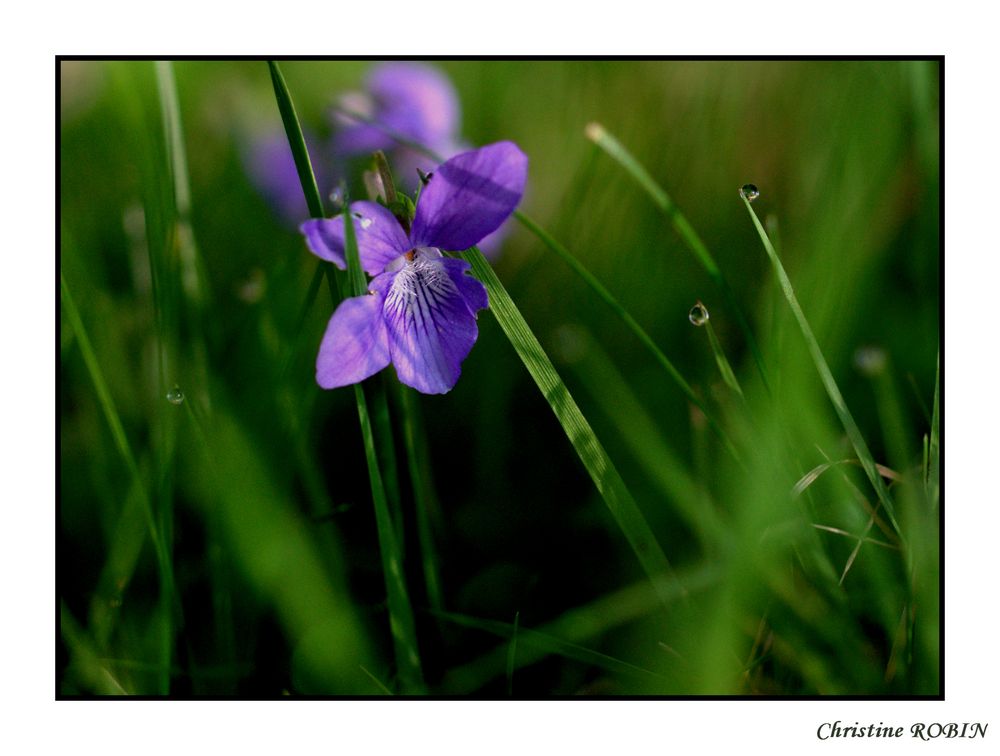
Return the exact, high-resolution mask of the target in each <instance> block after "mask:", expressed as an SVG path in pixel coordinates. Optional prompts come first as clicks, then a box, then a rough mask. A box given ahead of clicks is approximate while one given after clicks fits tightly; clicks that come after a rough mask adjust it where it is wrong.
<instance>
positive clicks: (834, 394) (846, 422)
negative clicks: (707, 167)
mask: <svg viewBox="0 0 1000 756" xmlns="http://www.w3.org/2000/svg"><path fill="white" fill-rule="evenodd" d="M740 197H741V199H742V200H743V204H744V205H746V208H747V212H748V213H750V218H751V220H752V221H753V224H754V227H755V228H756V229H757V234H758V235H759V236H760V240H761V242H762V243H763V245H764V250H765V251H766V252H767V256H768V257H769V258H770V259H771V264H772V266H773V267H774V272H775V275H776V276H777V277H778V282H779V283H780V284H781V290H782V292H783V293H784V295H785V299H786V300H787V301H788V306H789V307H790V308H791V310H792V314H793V315H794V316H795V320H796V321H797V322H798V325H799V330H801V331H802V336H803V338H804V339H805V342H806V346H807V347H808V349H809V354H810V356H811V357H812V360H813V364H814V365H815V366H816V372H818V373H819V377H820V380H821V381H822V382H823V387H824V388H825V389H826V393H827V396H829V397H830V402H831V403H832V404H833V408H834V410H836V412H837V416H838V417H839V418H840V422H841V424H842V425H843V426H844V430H845V431H846V433H847V437H848V439H850V442H851V445H852V446H853V447H854V451H855V453H856V454H857V455H858V460H860V462H861V466H862V467H863V468H864V471H865V474H866V475H867V476H868V480H869V481H870V482H871V484H872V487H873V488H874V489H875V493H876V494H877V495H878V498H879V501H880V502H881V503H882V506H883V508H884V509H885V512H886V515H887V516H888V517H889V520H890V521H891V522H892V526H893V528H895V530H896V532H897V533H898V534H899V536H900V538H902V537H903V533H902V530H901V529H900V526H899V523H898V521H897V520H896V508H895V507H894V506H893V503H892V496H891V495H890V493H889V489H888V488H887V487H886V485H885V483H884V482H883V480H882V476H881V475H879V471H878V465H877V464H876V463H875V459H874V458H873V457H872V453H871V451H870V450H869V449H868V444H866V443H865V439H864V437H863V436H862V435H861V430H860V429H859V428H858V424H857V423H856V422H855V421H854V416H853V415H852V414H851V411H850V410H849V409H848V408H847V403H846V402H845V401H844V397H843V395H842V394H841V393H840V389H839V388H838V387H837V382H836V381H835V380H834V378H833V373H832V372H830V366H829V365H828V364H827V362H826V358H825V357H823V352H822V351H821V350H820V348H819V342H817V341H816V337H815V335H813V332H812V328H811V327H810V326H809V322H808V321H807V320H806V316H805V313H803V312H802V307H801V306H800V305H799V300H798V298H797V297H796V296H795V290H794V289H793V288H792V282H791V281H790V280H789V278H788V274H787V273H786V272H785V267H784V266H783V265H782V264H781V260H779V259H778V254H777V253H776V252H775V251H774V247H773V246H772V244H771V240H770V239H769V238H768V236H767V232H766V231H765V230H764V227H763V226H762V225H761V223H760V219H759V218H758V217H757V213H755V212H754V210H753V207H752V206H751V205H750V201H749V200H748V199H747V198H746V197H744V196H743V195H742V194H741V195H740Z"/></svg>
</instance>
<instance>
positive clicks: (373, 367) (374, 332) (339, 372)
mask: <svg viewBox="0 0 1000 756" xmlns="http://www.w3.org/2000/svg"><path fill="white" fill-rule="evenodd" d="M382 308H383V298H382V296H381V295H379V294H367V295H365V296H361V297H351V298H349V299H345V300H344V301H343V302H341V303H340V306H339V307H337V309H336V311H335V312H334V313H333V317H331V318H330V322H329V324H328V325H327V327H326V333H325V334H324V335H323V342H322V344H320V347H319V355H318V356H317V357H316V383H318V384H319V385H320V386H322V387H323V388H325V389H330V388H337V387H338V386H348V385H350V384H352V383H357V382H358V381H363V380H364V379H365V378H367V377H368V376H370V375H373V374H374V373H377V372H378V371H379V370H381V369H382V368H384V367H385V366H386V365H388V364H389V342H388V339H387V335H386V328H385V320H384V319H383V318H382Z"/></svg>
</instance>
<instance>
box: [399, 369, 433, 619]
mask: <svg viewBox="0 0 1000 756" xmlns="http://www.w3.org/2000/svg"><path fill="white" fill-rule="evenodd" d="M399 399H400V404H401V406H402V415H403V442H404V445H405V447H406V461H407V466H408V467H409V471H410V485H411V487H412V489H413V501H414V505H415V509H416V513H417V517H416V520H417V538H418V539H419V542H420V558H421V562H422V565H423V572H424V584H425V586H426V589H427V603H428V604H429V605H430V607H431V608H432V609H441V608H443V607H444V597H443V589H442V587H441V573H440V570H439V568H438V557H437V549H436V548H435V546H434V532H433V529H432V528H431V510H432V507H433V506H434V489H433V485H432V482H431V474H430V464H429V463H428V460H427V454H426V448H427V443H426V439H425V438H424V436H423V425H422V423H421V421H420V415H419V408H418V406H417V397H416V392H415V391H414V390H413V389H411V388H410V387H409V386H403V385H402V384H400V385H399Z"/></svg>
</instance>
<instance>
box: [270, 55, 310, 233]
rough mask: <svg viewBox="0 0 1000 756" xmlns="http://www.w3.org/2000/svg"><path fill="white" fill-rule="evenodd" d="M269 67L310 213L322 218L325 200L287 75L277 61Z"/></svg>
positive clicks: (272, 62)
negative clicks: (318, 184) (284, 74)
mask: <svg viewBox="0 0 1000 756" xmlns="http://www.w3.org/2000/svg"><path fill="white" fill-rule="evenodd" d="M267 67H268V69H269V70H270V72H271V83H272V84H273V85H274V98H275V100H277V102H278V110H279V111H280V112H281V122H282V123H283V124H284V126H285V134H286V135H287V136H288V145H289V146H290V147H291V148H292V157H294V158H295V170H296V171H298V173H299V182H300V183H301V184H302V191H303V192H304V193H305V196H306V204H307V205H308V206H309V214H310V215H311V216H312V217H313V218H322V217H323V200H322V198H321V197H320V194H319V187H318V186H317V185H316V174H314V173H313V169H312V163H311V162H310V161H309V149H308V148H307V147H306V138H305V136H303V134H302V126H301V125H300V124H299V116H298V114H297V113H296V112H295V105H294V103H292V96H291V95H290V94H289V93H288V85H287V84H286V83H285V77H284V76H283V75H282V73H281V69H280V68H278V64H277V63H275V62H274V61H273V60H269V61H267Z"/></svg>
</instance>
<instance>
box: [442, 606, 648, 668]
mask: <svg viewBox="0 0 1000 756" xmlns="http://www.w3.org/2000/svg"><path fill="white" fill-rule="evenodd" d="M433 614H434V615H435V616H437V617H440V618H441V619H443V620H448V621H449V622H452V623H454V624H456V625H460V626H462V627H467V628H471V629H473V630H482V631H484V632H487V633H492V634H493V635H497V636H499V637H501V638H509V639H514V638H515V637H516V638H517V639H518V643H519V645H521V646H522V647H523V648H522V650H523V651H524V652H525V655H524V658H523V659H522V660H520V661H518V662H517V664H516V665H515V664H514V662H515V661H517V660H515V659H514V658H513V657H512V656H511V655H510V652H509V650H510V648H512V645H511V644H512V643H513V640H511V643H508V644H504V646H503V647H502V648H500V649H499V651H500V652H502V654H503V656H504V658H505V659H506V661H505V662H504V664H505V667H504V668H505V669H507V670H508V671H509V672H510V674H513V672H514V668H515V666H525V665H526V663H528V662H527V660H529V659H530V661H532V662H533V661H538V660H539V659H542V658H544V657H546V656H549V655H556V656H562V657H565V658H567V659H573V660H574V661H579V662H583V663H584V664H590V665H592V666H595V667H600V668H602V669H606V670H608V671H610V672H616V673H619V674H626V675H631V676H636V675H639V676H642V677H646V678H652V679H656V678H659V677H660V675H657V674H656V673H655V672H653V671H651V670H648V669H644V668H642V667H639V666H637V665H635V664H631V663H630V662H627V661H623V660H621V659H616V658H615V657H613V656H608V655H607V654H602V653H600V652H599V651H594V650H592V649H589V648H586V647H584V646H581V645H580V644H578V643H573V642H572V641H568V640H564V639H562V638H558V637H556V636H553V635H550V634H548V633H545V632H541V631H538V630H533V629H529V628H526V627H521V626H519V624H518V623H515V624H513V625H511V624H509V623H507V622H497V621H495V620H486V619H479V618H478V617H470V616H468V615H465V614H457V613H455V612H433Z"/></svg>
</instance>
